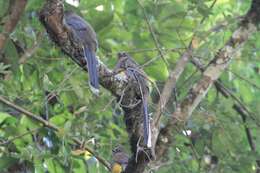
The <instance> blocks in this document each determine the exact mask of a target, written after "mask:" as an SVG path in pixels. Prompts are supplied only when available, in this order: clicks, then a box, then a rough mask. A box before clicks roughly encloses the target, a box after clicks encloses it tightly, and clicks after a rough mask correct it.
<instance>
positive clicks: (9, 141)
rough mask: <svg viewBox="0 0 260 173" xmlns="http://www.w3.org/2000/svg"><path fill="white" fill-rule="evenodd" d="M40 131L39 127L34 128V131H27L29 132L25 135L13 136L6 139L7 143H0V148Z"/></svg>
mask: <svg viewBox="0 0 260 173" xmlns="http://www.w3.org/2000/svg"><path fill="white" fill-rule="evenodd" d="M40 129H41V127H40V128H35V129H32V130H29V131H27V132H25V133H22V134H20V135H17V136H14V137H13V138H11V139H8V140H7V141H4V142H1V143H0V146H1V145H7V144H10V143H11V142H13V141H15V140H17V139H20V138H22V137H24V136H26V135H29V134H32V133H35V132H37V131H39V130H40Z"/></svg>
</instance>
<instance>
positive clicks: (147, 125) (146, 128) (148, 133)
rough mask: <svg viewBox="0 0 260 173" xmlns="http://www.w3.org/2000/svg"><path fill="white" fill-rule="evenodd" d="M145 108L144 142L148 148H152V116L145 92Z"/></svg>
mask: <svg viewBox="0 0 260 173" xmlns="http://www.w3.org/2000/svg"><path fill="white" fill-rule="evenodd" d="M143 110H144V143H145V145H146V146H147V147H148V148H151V147H152V139H151V126H150V118H149V114H148V101H147V96H146V95H145V94H144V96H143Z"/></svg>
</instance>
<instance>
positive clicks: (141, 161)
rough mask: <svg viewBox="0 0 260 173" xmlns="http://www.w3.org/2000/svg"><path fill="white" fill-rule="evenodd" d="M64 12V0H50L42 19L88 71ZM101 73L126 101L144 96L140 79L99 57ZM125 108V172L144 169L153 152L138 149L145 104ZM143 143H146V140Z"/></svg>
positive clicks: (107, 85) (105, 84) (102, 80)
mask: <svg viewBox="0 0 260 173" xmlns="http://www.w3.org/2000/svg"><path fill="white" fill-rule="evenodd" d="M63 12H64V9H63V1H62V0H47V1H46V4H45V5H44V7H43V9H42V10H41V12H40V21H41V23H42V24H43V25H44V27H45V28H46V30H47V32H48V34H49V36H50V38H51V39H52V40H53V41H54V42H55V43H56V44H57V45H58V46H59V47H60V48H61V50H62V51H63V52H64V53H65V54H67V55H68V56H69V57H70V58H71V59H72V60H73V61H74V62H75V63H77V64H78V65H79V66H80V67H81V68H83V69H84V70H86V71H87V67H86V62H85V60H84V56H83V52H82V47H81V45H79V43H78V41H77V40H75V38H74V37H73V34H72V32H71V31H70V30H69V29H68V28H67V27H66V25H64V23H63ZM98 73H99V79H100V84H101V85H102V86H103V87H104V88H106V89H107V90H109V91H110V92H111V93H112V94H113V95H114V96H115V97H116V98H117V99H118V100H120V102H121V103H122V104H123V105H132V103H134V102H136V98H141V97H140V87H139V85H138V83H136V82H133V81H132V80H131V79H128V78H127V77H126V75H125V74H118V75H115V74H114V73H113V72H112V71H111V70H110V69H108V68H107V67H106V66H105V65H104V64H103V63H102V62H101V61H99V66H98ZM122 109H123V110H124V113H125V115H124V119H125V123H126V128H127V132H128V136H129V141H130V145H131V151H132V157H131V158H130V159H129V162H128V165H127V168H126V171H125V172H126V173H128V172H131V173H132V172H135V173H141V172H143V171H144V169H145V166H146V165H147V163H148V162H149V158H148V155H150V154H149V153H150V151H143V152H142V151H141V152H138V149H139V147H138V146H137V143H138V141H139V139H142V138H143V125H142V122H143V111H142V110H143V106H142V104H140V103H138V104H137V105H135V106H134V107H132V108H131V109H130V108H129V107H125V106H122ZM140 145H141V146H142V145H143V144H142V142H141V143H140ZM147 152H148V155H147ZM136 158H137V161H136Z"/></svg>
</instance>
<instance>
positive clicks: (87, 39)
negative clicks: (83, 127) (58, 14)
mask: <svg viewBox="0 0 260 173" xmlns="http://www.w3.org/2000/svg"><path fill="white" fill-rule="evenodd" d="M64 21H65V23H66V25H67V26H68V27H69V29H70V30H71V31H72V32H73V35H74V36H75V37H76V40H77V41H79V43H80V45H81V46H82V49H83V52H84V58H85V60H86V63H87V67H88V73H89V84H90V88H91V90H92V92H93V93H94V94H98V93H99V80H98V60H97V58H96V51H97V47H98V42H97V36H96V33H95V31H94V29H93V28H92V27H91V25H90V24H89V23H87V22H86V21H85V20H84V19H83V18H82V17H80V16H78V15H77V14H75V13H73V12H71V11H66V12H65V13H64Z"/></svg>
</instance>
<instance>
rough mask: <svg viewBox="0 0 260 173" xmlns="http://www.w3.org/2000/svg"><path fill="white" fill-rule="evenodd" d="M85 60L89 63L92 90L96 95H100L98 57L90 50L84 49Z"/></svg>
mask: <svg viewBox="0 0 260 173" xmlns="http://www.w3.org/2000/svg"><path fill="white" fill-rule="evenodd" d="M84 55H85V60H86V61H87V66H88V74H89V84H90V89H91V90H92V92H93V93H94V94H98V93H99V81H98V70H97V65H98V61H97V59H96V55H95V53H94V52H93V51H91V50H90V49H89V48H87V47H84Z"/></svg>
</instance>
